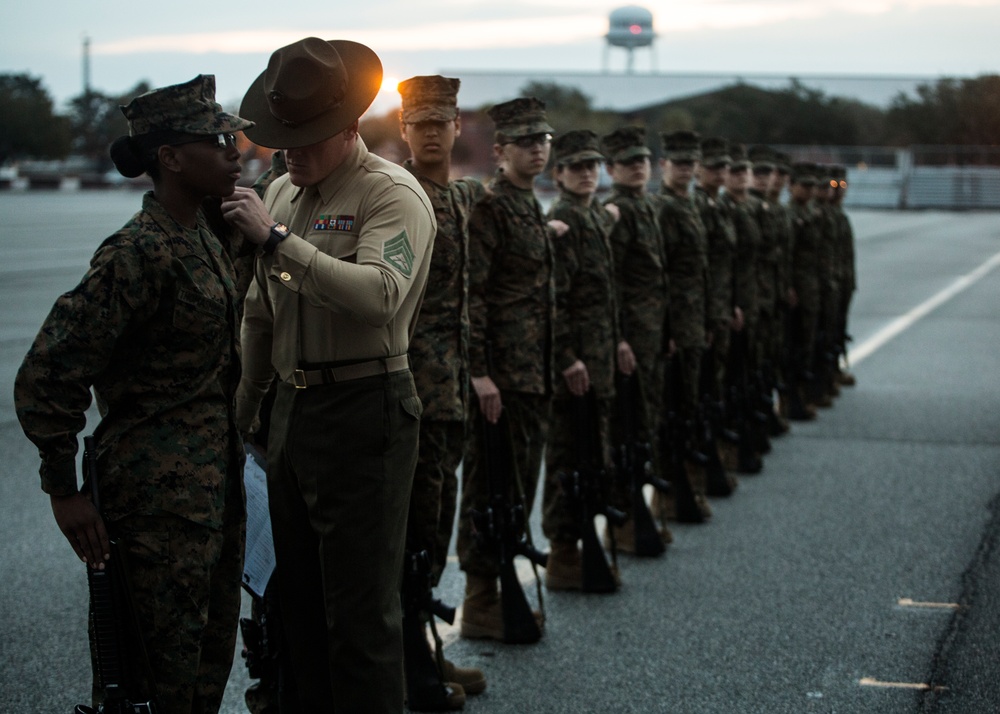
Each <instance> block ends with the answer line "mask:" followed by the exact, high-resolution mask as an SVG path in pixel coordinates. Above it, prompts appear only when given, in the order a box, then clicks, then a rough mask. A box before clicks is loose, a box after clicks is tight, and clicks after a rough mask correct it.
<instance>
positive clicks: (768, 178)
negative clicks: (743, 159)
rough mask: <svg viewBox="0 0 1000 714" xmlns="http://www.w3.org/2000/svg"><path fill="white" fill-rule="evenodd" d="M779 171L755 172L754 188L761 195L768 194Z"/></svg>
mask: <svg viewBox="0 0 1000 714" xmlns="http://www.w3.org/2000/svg"><path fill="white" fill-rule="evenodd" d="M777 173H778V172H777V171H759V170H754V172H753V187H754V189H756V190H757V191H760V192H761V193H767V191H768V190H769V189H770V188H771V182H772V181H773V179H774V177H775V175H776V174H777Z"/></svg>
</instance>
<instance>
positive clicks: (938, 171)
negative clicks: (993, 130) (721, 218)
mask: <svg viewBox="0 0 1000 714" xmlns="http://www.w3.org/2000/svg"><path fill="white" fill-rule="evenodd" d="M781 148H782V149H783V150H784V151H787V152H788V153H789V154H791V155H792V157H793V158H794V159H795V160H796V161H816V162H819V163H829V164H843V165H844V166H846V167H847V181H848V186H849V189H848V192H847V196H845V198H844V203H845V205H846V206H848V207H854V208H901V209H931V208H933V209H944V210H973V209H980V210H982V209H986V210H990V209H992V210H995V209H1000V147H995V146H912V147H909V148H906V149H893V148H887V147H879V146H810V147H804V146H784V147H781Z"/></svg>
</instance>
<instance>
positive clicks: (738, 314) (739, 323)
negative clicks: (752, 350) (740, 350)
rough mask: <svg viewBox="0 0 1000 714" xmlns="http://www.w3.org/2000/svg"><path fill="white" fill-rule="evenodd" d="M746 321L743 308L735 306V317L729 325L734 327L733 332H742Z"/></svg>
mask: <svg viewBox="0 0 1000 714" xmlns="http://www.w3.org/2000/svg"><path fill="white" fill-rule="evenodd" d="M745 324H746V321H745V320H744V319H743V310H742V309H741V308H738V307H734V308H733V319H732V320H731V321H730V322H729V326H730V327H731V328H733V332H740V331H741V330H742V329H743V326H744V325H745Z"/></svg>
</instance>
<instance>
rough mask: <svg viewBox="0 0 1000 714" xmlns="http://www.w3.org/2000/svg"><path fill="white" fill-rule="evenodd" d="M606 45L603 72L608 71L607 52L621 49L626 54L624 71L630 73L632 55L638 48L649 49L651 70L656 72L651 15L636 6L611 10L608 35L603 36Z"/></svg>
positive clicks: (654, 34)
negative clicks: (626, 64) (612, 49)
mask: <svg viewBox="0 0 1000 714" xmlns="http://www.w3.org/2000/svg"><path fill="white" fill-rule="evenodd" d="M604 39H606V40H607V41H608V44H607V45H605V47H604V70H605V71H607V69H608V50H610V49H611V48H612V47H621V48H623V49H625V50H626V51H627V52H628V66H627V67H626V69H625V71H626V73H628V74H631V73H632V60H633V54H634V52H635V50H636V49H638V48H640V47H648V48H649V56H650V58H651V64H652V69H653V70H654V71H655V70H656V52H655V51H654V50H653V40H655V39H656V33H655V32H653V13H651V12H650V11H649V10H647V9H646V8H644V7H639V6H638V5H626V6H625V7H620V8H618V9H617V10H612V11H611V15H610V16H609V18H608V34H606V35H605V36H604Z"/></svg>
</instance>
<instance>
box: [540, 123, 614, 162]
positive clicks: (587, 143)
mask: <svg viewBox="0 0 1000 714" xmlns="http://www.w3.org/2000/svg"><path fill="white" fill-rule="evenodd" d="M552 154H553V156H554V157H555V161H556V164H559V165H562V166H564V165H566V164H575V163H577V162H578V161H589V160H595V161H604V154H602V153H601V149H600V146H599V144H598V141H597V134H595V133H594V132H592V131H591V130H590V129H575V130H573V131H567V132H566V133H565V134H560V135H559V136H558V137H556V139H555V141H553V142H552Z"/></svg>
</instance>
